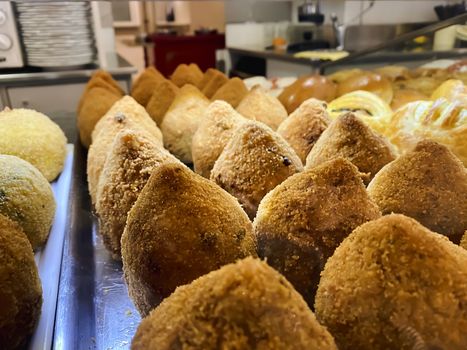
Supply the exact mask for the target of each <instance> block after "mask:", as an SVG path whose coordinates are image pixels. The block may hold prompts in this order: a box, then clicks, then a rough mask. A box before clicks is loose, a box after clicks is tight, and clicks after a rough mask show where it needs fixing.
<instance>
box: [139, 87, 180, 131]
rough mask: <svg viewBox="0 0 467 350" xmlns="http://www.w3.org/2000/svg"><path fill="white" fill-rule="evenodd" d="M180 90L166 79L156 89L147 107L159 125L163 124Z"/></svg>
mask: <svg viewBox="0 0 467 350" xmlns="http://www.w3.org/2000/svg"><path fill="white" fill-rule="evenodd" d="M178 90H179V88H178V87H177V86H176V85H175V84H174V83H172V82H171V81H170V80H167V79H164V80H162V81H161V82H160V83H158V84H157V85H156V86H155V87H154V91H153V93H152V96H151V98H150V99H149V102H148V104H147V105H146V111H147V112H148V114H149V115H150V116H151V118H152V120H154V121H155V122H156V124H157V125H161V124H162V119H164V116H165V113H167V111H168V109H169V107H170V105H171V104H172V102H173V100H174V99H175V96H176V95H177V93H178Z"/></svg>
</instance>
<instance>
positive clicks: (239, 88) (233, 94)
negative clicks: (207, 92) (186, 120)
mask: <svg viewBox="0 0 467 350" xmlns="http://www.w3.org/2000/svg"><path fill="white" fill-rule="evenodd" d="M247 94H248V88H247V87H246V85H245V83H244V82H243V80H242V79H240V78H237V77H235V78H232V79H229V81H228V82H226V83H225V84H224V85H222V86H221V87H220V88H219V89H218V90H217V91H216V93H215V94H214V95H213V96H212V97H211V101H216V100H221V101H225V102H227V103H229V104H230V105H231V106H232V107H233V108H237V106H238V105H239V104H240V102H241V101H242V100H243V98H244V97H245V96H246V95H247Z"/></svg>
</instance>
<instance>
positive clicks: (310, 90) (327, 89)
mask: <svg viewBox="0 0 467 350" xmlns="http://www.w3.org/2000/svg"><path fill="white" fill-rule="evenodd" d="M336 94H337V85H336V84H335V83H334V82H333V81H332V80H330V79H329V78H327V77H324V76H321V75H316V74H314V75H307V76H303V77H300V78H298V79H297V80H296V81H295V82H294V83H293V84H292V85H290V86H288V87H286V88H285V89H284V91H282V93H281V94H280V95H279V97H278V98H279V101H281V103H282V104H283V105H284V107H285V108H286V109H287V112H288V113H289V114H290V113H292V112H293V111H295V110H296V109H297V108H298V106H300V105H301V104H302V103H303V102H304V101H306V100H308V99H309V98H311V97H314V98H316V99H318V100H322V101H326V102H330V101H332V100H334V99H335V98H336Z"/></svg>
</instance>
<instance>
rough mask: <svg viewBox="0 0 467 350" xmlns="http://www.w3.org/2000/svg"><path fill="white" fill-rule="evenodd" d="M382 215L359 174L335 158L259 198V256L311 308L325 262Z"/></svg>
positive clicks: (257, 232)
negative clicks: (347, 239)
mask: <svg viewBox="0 0 467 350" xmlns="http://www.w3.org/2000/svg"><path fill="white" fill-rule="evenodd" d="M380 216H381V213H380V211H379V209H378V207H377V205H376V204H375V203H373V202H372V201H371V200H370V198H369V197H368V194H367V193H366V190H365V186H364V185H363V183H362V180H361V178H360V174H359V172H358V169H357V168H356V167H355V166H354V165H352V163H350V162H349V161H347V160H345V159H343V158H337V159H334V160H331V161H329V162H326V163H324V164H322V165H319V166H316V167H314V168H312V169H310V170H306V171H304V172H301V173H299V174H296V175H293V176H291V177H289V178H288V179H286V180H285V181H284V182H282V183H281V184H280V185H278V186H277V187H275V188H274V189H273V190H271V191H270V192H269V193H268V194H267V195H266V196H265V197H264V198H263V200H262V201H261V203H260V205H259V208H258V213H257V215H256V218H255V221H254V230H255V234H256V236H257V239H258V255H259V256H260V257H261V258H263V259H266V261H267V263H268V264H269V265H270V266H272V267H273V268H275V269H276V270H277V271H279V272H280V273H282V274H283V275H284V276H285V277H286V278H287V280H288V281H289V282H290V283H292V285H293V286H294V287H295V288H296V289H297V290H298V291H299V292H300V294H301V295H302V296H303V298H304V299H305V300H306V301H307V302H308V304H309V305H310V306H312V305H313V301H314V296H315V293H316V289H317V287H318V283H319V276H320V272H321V270H322V269H323V267H324V264H325V263H326V260H327V259H328V258H329V257H330V256H331V255H332V254H333V252H334V250H335V249H336V248H337V247H338V246H339V244H340V243H341V241H342V240H343V239H344V238H345V237H346V236H347V235H348V234H350V232H352V230H353V229H355V228H357V227H358V226H360V225H361V224H363V223H365V222H367V221H370V220H373V219H376V218H379V217H380Z"/></svg>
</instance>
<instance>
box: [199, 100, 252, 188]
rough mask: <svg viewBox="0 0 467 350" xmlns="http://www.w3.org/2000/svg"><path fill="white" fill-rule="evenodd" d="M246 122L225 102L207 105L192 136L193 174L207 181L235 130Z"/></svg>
mask: <svg viewBox="0 0 467 350" xmlns="http://www.w3.org/2000/svg"><path fill="white" fill-rule="evenodd" d="M246 120H247V119H245V118H244V117H242V115H240V114H239V113H238V112H237V111H235V109H233V108H232V106H231V105H229V104H228V103H227V102H224V101H214V102H212V103H211V104H210V105H209V107H208V108H207V110H206V113H205V115H204V118H203V119H202V121H201V122H200V124H199V127H198V129H197V130H196V132H195V134H194V135H193V142H192V145H191V147H192V156H193V165H194V170H195V172H197V173H198V174H200V175H201V176H204V177H205V178H208V179H209V177H210V175H211V170H212V168H213V166H214V163H215V162H216V160H217V158H219V156H220V154H221V153H222V151H223V150H224V148H225V146H226V144H227V143H228V142H229V140H230V139H231V138H232V136H233V135H234V133H235V130H236V129H237V128H238V127H239V126H240V125H241V124H242V123H244V122H245V121H246Z"/></svg>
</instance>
